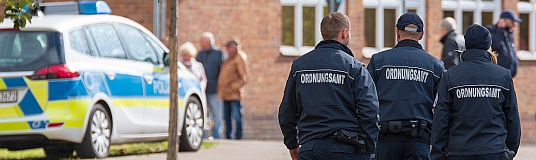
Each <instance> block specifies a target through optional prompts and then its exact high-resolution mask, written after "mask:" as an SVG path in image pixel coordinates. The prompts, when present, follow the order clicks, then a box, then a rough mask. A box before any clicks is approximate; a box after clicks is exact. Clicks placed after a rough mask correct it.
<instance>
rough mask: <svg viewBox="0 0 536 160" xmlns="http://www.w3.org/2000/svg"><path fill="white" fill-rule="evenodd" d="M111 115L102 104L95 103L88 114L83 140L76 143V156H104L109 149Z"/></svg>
mask: <svg viewBox="0 0 536 160" xmlns="http://www.w3.org/2000/svg"><path fill="white" fill-rule="evenodd" d="M111 137H112V117H110V114H109V113H108V111H107V110H106V109H105V108H104V106H103V105H102V104H99V103H97V104H95V106H94V107H93V109H92V110H91V114H90V116H89V120H88V125H87V128H86V133H85V135H84V141H83V142H82V144H80V145H78V147H77V149H76V151H77V156H79V157H83V158H104V157H107V156H108V154H109V151H110V145H111Z"/></svg>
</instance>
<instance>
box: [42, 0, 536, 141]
mask: <svg viewBox="0 0 536 160" xmlns="http://www.w3.org/2000/svg"><path fill="white" fill-rule="evenodd" d="M51 1H66V0H45V2H51ZM162 1H164V2H167V6H168V7H167V8H169V5H170V4H169V0H162ZM107 3H108V4H109V5H110V6H111V8H112V11H113V13H112V14H115V15H121V16H125V17H128V18H130V19H133V20H134V21H137V22H139V23H141V24H142V25H144V26H145V27H147V28H148V29H149V30H153V31H154V30H155V29H154V28H155V27H154V25H155V23H153V22H154V16H153V13H154V10H153V9H154V8H153V4H154V3H153V1H148V0H128V1H126V0H108V1H107ZM327 4H328V3H327V2H326V0H225V1H213V0H195V1H194V0H179V8H178V12H179V13H178V15H179V18H178V24H177V26H178V27H177V29H178V34H179V43H184V42H186V41H192V42H194V43H197V41H198V38H199V35H200V34H201V33H202V32H205V31H208V32H212V33H214V35H215V38H216V44H217V45H218V46H221V44H222V43H224V42H225V41H226V40H228V39H230V38H232V37H237V38H239V39H241V40H242V43H243V50H244V52H245V53H247V55H248V60H249V62H250V66H249V67H250V71H251V73H250V76H249V82H248V83H247V85H246V88H245V94H244V99H243V105H244V106H243V109H244V123H245V126H244V128H245V130H244V132H245V133H244V136H245V138H250V139H281V138H282V134H281V131H280V129H279V125H278V121H277V112H278V107H279V103H280V102H281V97H282V95H283V89H284V85H285V81H286V78H287V76H288V73H289V70H290V65H291V63H292V61H293V60H294V59H296V58H297V56H299V55H302V54H304V53H306V52H307V51H308V50H310V49H312V47H314V44H316V43H317V42H318V41H320V40H321V36H320V35H319V34H320V32H319V28H318V26H319V25H318V24H319V22H320V20H321V18H322V17H323V15H324V14H325V13H327ZM406 9H407V10H408V11H410V12H416V13H417V14H419V15H420V16H421V18H422V19H423V20H424V21H425V37H424V39H423V40H421V41H420V42H421V44H423V46H424V47H425V49H426V50H427V51H428V52H430V53H431V54H432V55H434V56H435V57H440V54H441V53H440V52H441V48H442V44H441V43H439V39H440V38H441V36H442V35H440V34H439V22H440V21H441V20H442V18H443V17H446V16H452V17H454V18H455V19H456V20H457V22H458V25H459V26H460V27H459V29H458V32H459V33H463V31H464V30H465V28H466V27H467V26H469V25H471V24H473V23H479V24H483V25H487V24H491V23H495V22H496V21H497V20H498V19H499V15H500V13H501V11H502V10H503V9H511V10H513V11H515V12H517V13H519V16H520V17H521V18H522V19H523V23H520V24H519V25H518V27H517V31H518V32H517V34H516V44H517V46H518V49H519V50H518V58H519V59H520V66H519V69H518V74H517V76H516V77H515V78H514V83H515V88H516V91H517V98H518V103H519V109H520V110H519V113H520V116H521V122H522V124H521V126H522V139H521V140H522V142H523V143H531V144H535V143H536V123H535V115H536V101H535V100H533V98H532V97H535V96H536V92H535V90H536V85H532V83H533V81H535V80H536V74H533V73H536V61H535V60H536V33H535V32H536V1H534V0H532V1H530V0H406ZM168 10H169V9H168ZM338 10H339V11H341V12H344V13H346V14H347V15H348V16H349V17H350V19H351V24H352V38H353V39H352V41H351V42H350V45H349V47H350V48H351V49H352V50H353V52H354V54H355V57H356V58H357V59H359V60H360V61H362V62H364V63H368V61H369V58H370V56H371V55H372V54H373V53H375V52H378V51H380V50H383V49H386V48H390V47H393V46H394V45H395V44H396V38H395V35H394V26H395V23H396V19H397V18H398V16H399V15H401V14H402V13H403V11H402V10H404V9H403V7H402V4H401V1H400V0H343V2H342V3H341V4H340V6H339V8H338ZM168 14H169V13H168ZM168 17H169V15H168ZM164 28H165V27H164ZM165 29H167V28H165Z"/></svg>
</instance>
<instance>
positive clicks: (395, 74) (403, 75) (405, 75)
mask: <svg viewBox="0 0 536 160" xmlns="http://www.w3.org/2000/svg"><path fill="white" fill-rule="evenodd" d="M428 74H430V73H428V72H427V71H423V70H420V69H412V68H387V69H386V70H385V79H387V80H410V81H417V82H422V83H426V79H427V77H428Z"/></svg>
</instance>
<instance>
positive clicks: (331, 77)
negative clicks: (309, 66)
mask: <svg viewBox="0 0 536 160" xmlns="http://www.w3.org/2000/svg"><path fill="white" fill-rule="evenodd" d="M344 78H346V75H344V74H337V73H304V74H301V75H300V80H301V83H302V84H306V83H334V84H344Z"/></svg>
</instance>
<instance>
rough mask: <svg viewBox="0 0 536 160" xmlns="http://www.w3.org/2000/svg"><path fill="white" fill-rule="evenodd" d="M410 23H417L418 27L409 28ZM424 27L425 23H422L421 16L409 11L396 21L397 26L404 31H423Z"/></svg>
mask: <svg viewBox="0 0 536 160" xmlns="http://www.w3.org/2000/svg"><path fill="white" fill-rule="evenodd" d="M410 24H414V25H417V28H409V27H407V26H408V25H410ZM423 27H424V24H423V23H422V19H421V17H419V15H417V14H415V13H413V12H408V13H405V14H403V15H401V16H400V17H399V18H398V21H397V22H396V28H398V29H400V30H404V31H410V32H422V29H423Z"/></svg>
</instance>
